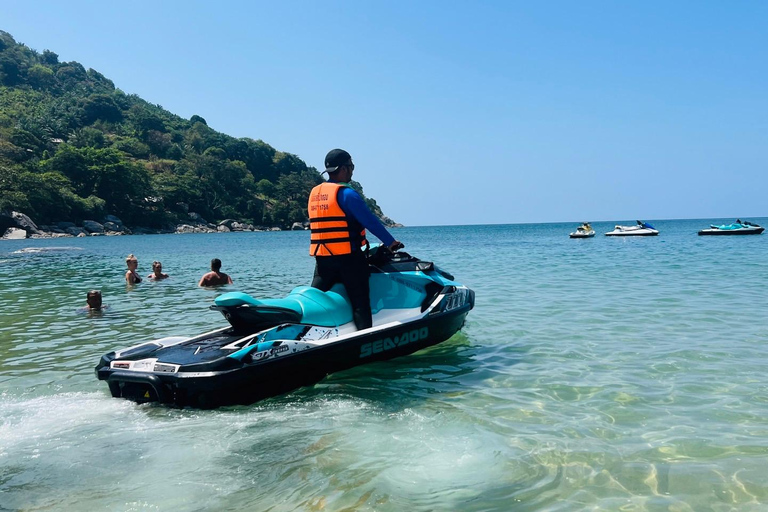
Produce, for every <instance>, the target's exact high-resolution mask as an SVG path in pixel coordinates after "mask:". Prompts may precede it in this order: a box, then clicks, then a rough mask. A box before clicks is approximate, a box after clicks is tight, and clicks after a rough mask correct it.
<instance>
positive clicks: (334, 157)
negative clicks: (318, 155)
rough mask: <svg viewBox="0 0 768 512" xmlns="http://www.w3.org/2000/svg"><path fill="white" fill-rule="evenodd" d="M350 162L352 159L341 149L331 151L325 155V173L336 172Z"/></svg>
mask: <svg viewBox="0 0 768 512" xmlns="http://www.w3.org/2000/svg"><path fill="white" fill-rule="evenodd" d="M351 161H352V157H351V156H349V153H347V152H346V151H344V150H343V149H332V150H330V151H329V152H328V154H327V155H325V172H327V173H331V172H336V171H338V170H339V167H341V166H342V165H347V164H348V163H350V162H351Z"/></svg>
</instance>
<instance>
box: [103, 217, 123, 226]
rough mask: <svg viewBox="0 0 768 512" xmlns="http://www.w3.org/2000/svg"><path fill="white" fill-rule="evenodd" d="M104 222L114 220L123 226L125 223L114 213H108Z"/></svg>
mask: <svg viewBox="0 0 768 512" xmlns="http://www.w3.org/2000/svg"><path fill="white" fill-rule="evenodd" d="M104 222H105V223H106V222H114V223H115V224H117V225H118V226H122V225H123V221H121V220H120V219H118V218H117V217H115V216H114V215H107V216H106V217H104Z"/></svg>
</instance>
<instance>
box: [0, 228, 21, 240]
mask: <svg viewBox="0 0 768 512" xmlns="http://www.w3.org/2000/svg"><path fill="white" fill-rule="evenodd" d="M24 238H27V232H26V230H24V229H21V228H8V229H6V230H5V234H3V239H5V240H23V239H24Z"/></svg>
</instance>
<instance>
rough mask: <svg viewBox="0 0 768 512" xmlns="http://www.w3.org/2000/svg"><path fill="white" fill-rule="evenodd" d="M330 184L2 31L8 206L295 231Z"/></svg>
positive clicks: (0, 154)
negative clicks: (314, 196) (315, 195)
mask: <svg viewBox="0 0 768 512" xmlns="http://www.w3.org/2000/svg"><path fill="white" fill-rule="evenodd" d="M321 181H322V178H321V176H320V174H319V173H318V172H317V170H316V169H314V168H313V167H308V166H307V165H306V164H305V163H304V162H303V161H302V160H301V159H300V158H298V157H297V156H295V155H292V154H290V153H283V152H281V151H277V150H276V149H274V148H273V147H271V146H270V145H269V144H267V143H265V142H263V141H261V140H253V139H250V138H241V139H236V138H234V137H230V136H228V135H225V134H223V133H219V132H217V131H215V130H212V129H211V128H209V127H208V125H207V124H206V122H205V119H203V118H202V117H200V116H198V115H194V116H192V117H191V118H190V119H182V118H181V117H179V116H176V115H174V114H172V113H170V112H168V111H167V110H165V109H163V108H162V107H161V106H160V105H152V104H150V103H148V102H146V101H145V100H143V99H141V98H139V97H138V96H136V95H134V94H125V93H124V92H123V91H121V90H120V89H117V88H115V85H114V84H113V83H112V81H111V80H109V79H108V78H106V77H104V75H102V74H101V73H99V72H98V71H95V70H93V69H87V70H86V69H85V68H84V67H83V66H82V65H81V64H79V63H77V62H59V57H58V55H57V54H55V53H54V52H52V51H49V50H45V51H44V52H42V53H38V52H36V51H35V50H32V49H30V48H28V47H27V46H25V45H24V44H21V43H17V42H16V41H15V40H14V39H13V37H12V36H11V35H10V34H8V33H7V32H3V31H0V210H18V211H22V212H25V213H27V214H28V215H30V216H31V217H33V218H34V219H35V220H36V221H37V222H38V223H43V224H45V223H50V222H54V221H73V222H80V221H82V220H85V219H95V220H98V219H102V218H103V217H104V216H105V215H107V214H110V215H116V216H117V217H120V218H121V219H122V220H123V222H125V223H126V224H128V225H134V226H148V227H155V228H160V227H165V226H169V225H173V224H175V223H177V222H181V221H185V220H188V213H189V212H196V213H198V214H199V215H201V216H202V217H204V218H205V219H207V220H209V221H216V220H222V219H226V218H232V219H238V220H242V221H245V222H250V223H252V224H256V225H265V226H280V227H287V226H290V225H291V224H292V223H293V222H303V221H305V220H306V201H307V197H308V195H309V191H310V190H311V188H312V187H313V186H315V185H316V184H318V183H320V182H321ZM355 186H356V188H357V189H358V191H360V192H362V190H361V189H360V187H359V185H358V184H355ZM366 201H367V202H368V205H369V206H370V207H371V208H372V210H373V211H374V213H376V214H377V215H379V216H380V217H382V214H381V210H380V209H379V208H378V206H377V205H376V203H375V201H373V200H370V199H366ZM387 220H388V219H387Z"/></svg>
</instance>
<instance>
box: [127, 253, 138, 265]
mask: <svg viewBox="0 0 768 512" xmlns="http://www.w3.org/2000/svg"><path fill="white" fill-rule="evenodd" d="M125 264H126V265H128V268H132V267H138V266H139V260H138V259H137V258H136V256H134V255H133V254H129V255H128V256H126V257H125Z"/></svg>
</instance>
